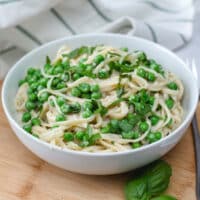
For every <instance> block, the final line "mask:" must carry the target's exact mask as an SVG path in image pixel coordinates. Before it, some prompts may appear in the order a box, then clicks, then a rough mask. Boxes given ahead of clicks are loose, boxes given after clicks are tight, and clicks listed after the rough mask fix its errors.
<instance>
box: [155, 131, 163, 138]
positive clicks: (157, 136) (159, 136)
mask: <svg viewBox="0 0 200 200" xmlns="http://www.w3.org/2000/svg"><path fill="white" fill-rule="evenodd" d="M154 134H155V137H156V140H160V139H161V138H162V133H161V132H159V131H157V132H155V133H154Z"/></svg>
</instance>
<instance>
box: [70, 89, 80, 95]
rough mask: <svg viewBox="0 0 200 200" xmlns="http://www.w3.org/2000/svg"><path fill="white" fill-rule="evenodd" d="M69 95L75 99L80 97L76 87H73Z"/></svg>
mask: <svg viewBox="0 0 200 200" xmlns="http://www.w3.org/2000/svg"><path fill="white" fill-rule="evenodd" d="M71 95H72V96H75V97H79V96H80V95H81V91H80V90H79V89H78V88H77V87H74V88H72V90H71Z"/></svg>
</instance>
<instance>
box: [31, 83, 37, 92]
mask: <svg viewBox="0 0 200 200" xmlns="http://www.w3.org/2000/svg"><path fill="white" fill-rule="evenodd" d="M38 85H39V83H37V82H35V83H32V84H31V85H30V88H31V89H32V90H36V89H37V87H38Z"/></svg>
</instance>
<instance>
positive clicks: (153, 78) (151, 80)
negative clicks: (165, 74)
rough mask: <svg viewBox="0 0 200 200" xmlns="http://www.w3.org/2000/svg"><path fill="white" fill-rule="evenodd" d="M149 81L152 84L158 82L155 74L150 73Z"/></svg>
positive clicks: (148, 75)
mask: <svg viewBox="0 0 200 200" xmlns="http://www.w3.org/2000/svg"><path fill="white" fill-rule="evenodd" d="M147 80H148V81H150V82H153V81H155V80H156V76H155V75H154V74H153V73H151V72H148V73H147Z"/></svg>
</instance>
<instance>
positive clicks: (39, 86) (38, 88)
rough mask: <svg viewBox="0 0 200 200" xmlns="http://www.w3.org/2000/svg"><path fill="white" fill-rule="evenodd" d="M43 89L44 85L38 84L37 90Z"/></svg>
mask: <svg viewBox="0 0 200 200" xmlns="http://www.w3.org/2000/svg"><path fill="white" fill-rule="evenodd" d="M43 89H45V87H44V86H43V85H38V87H37V91H40V90H43Z"/></svg>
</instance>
